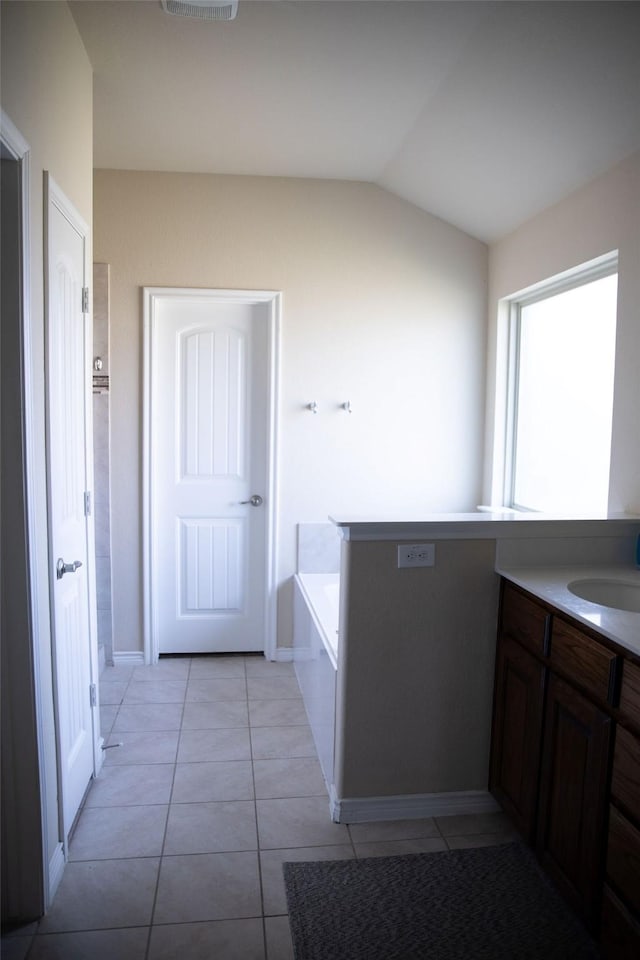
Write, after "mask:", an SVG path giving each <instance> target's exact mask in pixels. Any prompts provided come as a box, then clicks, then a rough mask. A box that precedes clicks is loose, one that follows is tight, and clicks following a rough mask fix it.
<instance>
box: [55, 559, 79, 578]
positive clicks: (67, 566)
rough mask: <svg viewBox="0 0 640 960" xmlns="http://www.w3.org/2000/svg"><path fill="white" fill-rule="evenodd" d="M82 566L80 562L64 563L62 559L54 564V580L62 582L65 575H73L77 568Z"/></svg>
mask: <svg viewBox="0 0 640 960" xmlns="http://www.w3.org/2000/svg"><path fill="white" fill-rule="evenodd" d="M81 566H82V560H73V561H72V562H71V563H65V562H64V560H63V559H62V557H60V559H59V560H58V562H57V563H56V578H57V579H58V580H62V578H63V577H64V575H65V573H75V572H76V570H77V569H78V567H81Z"/></svg>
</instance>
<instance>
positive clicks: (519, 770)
mask: <svg viewBox="0 0 640 960" xmlns="http://www.w3.org/2000/svg"><path fill="white" fill-rule="evenodd" d="M544 684H545V667H544V665H543V664H542V663H540V662H539V661H538V660H536V659H535V658H534V657H532V656H531V654H530V653H528V652H527V651H526V650H524V649H523V648H522V647H521V646H520V645H519V644H517V643H514V641H513V640H512V639H511V638H510V637H508V636H503V637H501V639H500V641H499V643H498V651H497V663H496V686H495V699H494V719H493V732H492V737H491V773H490V778H491V779H490V784H489V787H490V790H491V792H492V793H493V795H494V796H495V798H496V799H497V800H498V802H499V803H500V804H501V805H502V808H503V809H504V810H505V812H506V813H507V814H508V815H509V816H510V817H511V819H512V820H513V822H514V824H515V826H516V827H517V829H518V830H519V831H520V833H521V834H522V835H523V837H524V838H525V839H526V840H527V841H528V842H529V843H531V842H532V841H533V836H534V831H535V826H536V810H537V795H538V777H539V773H540V746H541V742H542V711H543V707H544Z"/></svg>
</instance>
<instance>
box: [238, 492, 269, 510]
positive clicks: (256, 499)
mask: <svg viewBox="0 0 640 960" xmlns="http://www.w3.org/2000/svg"><path fill="white" fill-rule="evenodd" d="M240 503H250V504H251V506H252V507H261V506H262V504H263V503H264V500H263V499H262V497H261V496H260V494H259V493H254V495H253V496H252V497H250V498H249V499H248V500H241V501H240Z"/></svg>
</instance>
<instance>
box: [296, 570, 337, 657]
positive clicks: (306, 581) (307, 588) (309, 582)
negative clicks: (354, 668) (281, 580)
mask: <svg viewBox="0 0 640 960" xmlns="http://www.w3.org/2000/svg"><path fill="white" fill-rule="evenodd" d="M295 579H296V581H297V583H298V585H299V587H300V591H301V593H302V595H303V597H304V599H305V602H306V604H307V607H308V608H309V612H310V614H311V616H312V618H313V622H314V624H315V626H316V628H317V630H318V633H319V635H320V638H321V639H322V642H323V643H324V646H325V648H326V651H327V654H328V656H329V659H330V660H331V663H332V665H333V668H334V670H336V669H337V667H338V619H339V613H340V574H338V573H298V574H296V578H295Z"/></svg>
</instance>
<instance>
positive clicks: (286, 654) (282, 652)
mask: <svg viewBox="0 0 640 960" xmlns="http://www.w3.org/2000/svg"><path fill="white" fill-rule="evenodd" d="M275 659H276V661H277V662H278V663H291V661H292V660H293V647H276V649H275Z"/></svg>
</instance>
